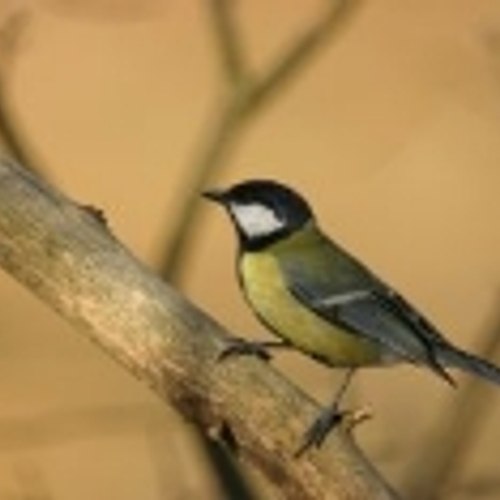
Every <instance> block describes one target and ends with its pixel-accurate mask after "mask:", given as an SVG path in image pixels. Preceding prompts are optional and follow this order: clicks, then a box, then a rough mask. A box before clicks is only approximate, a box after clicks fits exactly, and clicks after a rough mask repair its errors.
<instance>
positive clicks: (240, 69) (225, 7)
mask: <svg viewBox="0 0 500 500" xmlns="http://www.w3.org/2000/svg"><path fill="white" fill-rule="evenodd" d="M210 1H211V8H210V13H211V15H212V23H213V25H214V27H215V29H214V33H215V37H216V41H217V43H218V47H219V48H218V51H217V52H218V53H219V55H220V58H221V62H222V68H223V69H224V73H225V76H226V77H227V79H228V80H229V83H230V84H231V85H236V84H238V82H239V80H240V79H241V78H242V77H243V76H244V74H245V58H244V57H243V48H242V46H241V45H242V44H241V38H240V32H239V29H238V26H237V23H236V19H235V16H234V9H235V7H236V6H235V1H234V0H210Z"/></svg>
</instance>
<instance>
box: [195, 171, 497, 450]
mask: <svg viewBox="0 0 500 500" xmlns="http://www.w3.org/2000/svg"><path fill="white" fill-rule="evenodd" d="M204 196H205V197H207V198H208V199H210V200H213V201H215V202H217V203H219V204H221V205H222V206H223V207H224V208H225V209H226V210H227V212H228V213H229V215H230V217H231V220H232V222H233V224H234V227H235V229H236V233H237V235H238V241H239V252H238V259H237V269H238V275H239V280H240V283H241V287H242V289H243V292H244V295H245V297H246V299H247V301H248V303H249V304H250V306H251V308H252V310H253V311H254V313H255V314H256V315H257V317H258V319H259V320H260V321H261V322H262V323H263V324H264V325H265V326H266V327H267V328H268V329H270V330H271V331H272V332H273V333H275V334H276V335H277V336H278V337H279V338H280V339H281V340H280V341H279V342H260V343H259V342H250V341H244V340H242V339H239V340H235V341H233V342H232V343H230V344H229V346H228V348H227V349H226V350H225V351H224V352H223V353H222V354H223V357H226V356H227V355H230V354H244V353H254V354H260V355H262V356H265V357H266V356H268V353H267V349H268V348H273V347H292V348H296V349H298V350H300V351H302V352H304V353H306V354H307V355H309V356H311V357H313V358H314V359H316V360H318V361H320V362H322V363H324V364H326V365H328V366H330V367H343V368H347V369H348V370H347V371H346V373H347V377H346V379H345V382H344V383H343V384H342V386H341V388H340V390H339V391H338V393H337V395H336V397H335V399H334V402H333V404H332V405H331V406H329V407H328V408H327V409H326V410H325V411H324V412H322V413H321V415H320V416H319V418H317V420H316V421H315V422H314V423H313V425H312V426H311V427H310V428H309V430H308V431H307V432H306V434H305V437H304V443H303V445H302V446H301V447H300V449H299V453H302V452H303V451H305V450H306V449H307V448H309V447H310V446H317V447H319V446H320V445H321V443H322V442H323V440H324V438H325V437H326V435H327V434H328V433H329V432H330V430H331V429H332V428H333V427H334V426H335V425H336V423H337V422H338V421H339V419H340V416H341V412H339V410H338V403H339V400H340V398H341V396H342V395H343V393H344V392H345V389H346V387H347V385H348V383H349V380H350V376H351V375H352V373H353V371H354V370H355V369H356V368H359V367H364V366H377V365H389V364H392V363H395V362H401V361H404V362H409V363H413V364H415V365H419V366H425V367H428V368H430V369H431V370H432V371H433V372H434V373H436V374H437V375H439V376H440V377H441V378H443V379H444V380H446V381H447V382H448V383H450V384H454V381H453V378H452V377H451V375H450V374H449V373H448V371H447V368H448V367H456V368H460V369H462V370H465V371H467V372H470V373H472V374H474V375H478V376H480V377H483V378H485V379H487V380H489V381H490V382H494V383H496V384H500V368H498V367H497V366H495V365H493V364H491V363H489V362H487V361H485V360H483V359H480V358H479V357H477V356H474V355H472V354H469V353H467V352H465V351H463V350H461V349H459V348H457V347H455V346H453V345H452V344H451V343H450V342H449V341H448V340H446V339H445V338H444V336H443V335H442V334H441V333H440V332H439V331H438V330H437V328H436V327H435V326H434V325H433V324H432V323H431V322H430V321H429V320H427V319H426V318H425V317H424V316H423V315H422V314H420V313H419V312H418V311H417V310H416V309H415V308H414V307H413V306H411V305H410V304H409V302H408V301H407V300H406V299H405V298H404V297H402V296H401V295H400V294H399V293H398V292H396V291H395V290H394V289H393V288H391V287H390V286H388V285H386V284H385V283H384V282H383V281H382V280H380V279H379V278H378V277H377V276H376V275H375V274H374V273H373V272H372V271H370V270H369V269H368V268H367V267H366V266H365V265H363V264H362V263H361V262H360V261H358V260H357V259H356V258H354V257H353V256H351V255H349V253H347V252H346V251H345V250H344V249H343V248H341V247H340V246H339V245H338V244H337V243H335V242H334V241H332V240H331V239H329V238H328V237H327V236H326V235H325V234H324V233H323V232H322V230H321V229H320V228H319V226H318V225H317V223H316V219H315V216H314V214H313V212H312V209H311V207H310V206H309V204H308V203H307V201H306V200H305V199H304V198H303V197H302V196H301V195H300V194H298V193H297V192H296V191H294V190H292V189H291V188H289V187H287V186H285V185H283V184H280V183H278V182H275V181H273V180H250V181H246V182H242V183H240V184H236V185H234V186H232V187H230V188H229V189H227V190H221V191H218V190H215V191H207V192H205V193H204Z"/></svg>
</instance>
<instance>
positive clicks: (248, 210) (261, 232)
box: [230, 203, 285, 238]
mask: <svg viewBox="0 0 500 500" xmlns="http://www.w3.org/2000/svg"><path fill="white" fill-rule="evenodd" d="M230 210H231V212H232V213H233V215H234V218H235V219H236V222H237V223H238V225H239V227H240V228H241V229H242V231H243V232H244V233H245V234H246V235H247V236H249V237H250V238H255V237H259V236H268V235H270V234H273V233H276V232H278V231H280V230H281V229H283V228H284V227H285V223H284V221H282V220H281V219H279V218H278V216H277V215H276V213H275V212H274V211H273V210H271V209H270V208H268V207H266V206H264V205H261V204H258V203H254V204H245V205H244V204H237V203H232V204H231V205H230Z"/></svg>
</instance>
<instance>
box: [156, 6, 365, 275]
mask: <svg viewBox="0 0 500 500" xmlns="http://www.w3.org/2000/svg"><path fill="white" fill-rule="evenodd" d="M327 4H328V7H327V12H326V13H324V14H323V16H320V19H319V20H318V21H317V22H316V23H314V24H313V25H312V26H310V27H309V28H308V29H307V30H306V31H305V32H304V33H303V34H302V35H300V36H299V37H298V39H297V40H296V41H295V42H294V43H293V44H292V45H291V47H290V48H289V49H288V50H286V51H285V52H284V53H283V54H281V56H280V57H278V59H277V62H276V63H275V64H274V65H273V66H272V67H271V68H269V69H268V70H267V71H265V72H264V73H263V74H261V76H260V77H251V76H250V74H249V73H248V71H246V66H247V64H246V60H245V59H246V58H245V57H244V54H243V52H242V50H241V43H240V40H239V35H238V32H237V28H236V24H235V20H234V13H233V12H230V10H231V9H232V8H234V7H233V6H231V5H229V0H212V2H211V3H210V6H211V9H212V21H213V27H214V30H215V32H216V34H217V40H218V47H219V50H220V52H221V54H222V55H221V58H222V60H223V61H224V66H225V68H226V73H227V74H229V75H230V76H231V78H230V80H231V82H232V85H231V86H230V87H229V89H227V90H226V92H225V94H224V97H223V99H222V103H221V102H220V101H218V102H217V107H216V113H215V118H214V119H212V120H210V121H209V123H208V126H207V130H206V131H205V133H204V134H203V137H204V142H203V144H202V146H201V148H200V149H198V150H197V151H196V152H195V156H194V159H193V160H191V161H190V162H189V164H188V166H187V167H186V169H185V171H186V172H187V175H186V178H187V181H186V184H185V185H186V187H185V189H183V190H182V191H181V192H182V195H179V196H178V197H177V199H178V200H179V203H180V205H179V206H178V208H177V210H178V216H177V218H176V222H175V226H174V228H173V229H172V224H171V221H172V218H171V217H168V221H169V229H170V231H169V234H170V237H169V242H168V244H167V246H166V248H165V249H164V250H163V251H162V253H161V258H162V262H161V263H160V274H161V275H162V276H163V277H164V278H165V279H168V280H169V281H170V282H172V283H176V282H179V281H180V280H181V277H182V271H183V267H184V266H183V264H185V262H186V261H187V260H188V258H187V256H188V254H189V250H190V247H191V245H190V242H191V239H192V235H193V233H194V228H195V226H196V220H197V218H198V216H199V213H198V201H199V193H200V191H201V189H202V188H203V187H204V186H206V185H207V184H209V183H210V181H211V180H212V179H214V178H215V176H216V174H219V173H220V172H221V170H222V169H223V167H224V166H226V165H227V161H228V159H229V157H230V153H231V152H232V151H233V150H234V148H235V146H236V145H237V141H238V140H239V139H240V138H241V137H242V132H243V131H244V130H245V126H246V125H247V124H248V123H249V121H250V119H251V118H255V117H256V116H257V114H258V113H259V112H261V111H262V109H263V107H264V104H266V103H268V102H269V101H270V100H271V98H272V97H275V96H276V95H277V94H278V91H281V90H283V89H284V87H285V84H286V83H289V82H291V80H292V77H294V76H295V75H297V73H298V71H299V70H300V69H302V68H303V67H304V66H305V64H306V63H307V62H308V61H310V59H311V57H312V56H313V54H315V53H316V52H317V50H318V49H319V48H320V47H321V46H322V45H323V44H324V43H325V41H326V40H327V39H328V36H329V35H331V34H332V33H333V32H335V31H336V30H338V28H339V27H340V26H341V25H342V24H343V23H344V22H345V21H346V20H347V18H348V17H349V16H348V15H347V14H348V13H349V14H350V13H351V11H352V10H353V6H356V5H357V4H358V2H357V1H356V0H329V1H328V2H327Z"/></svg>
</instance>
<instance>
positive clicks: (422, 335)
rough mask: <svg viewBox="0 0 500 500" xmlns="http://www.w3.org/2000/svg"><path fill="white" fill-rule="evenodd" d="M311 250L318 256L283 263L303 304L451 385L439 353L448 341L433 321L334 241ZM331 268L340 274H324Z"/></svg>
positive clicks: (288, 260)
mask: <svg viewBox="0 0 500 500" xmlns="http://www.w3.org/2000/svg"><path fill="white" fill-rule="evenodd" d="M311 252H313V253H317V254H316V255H309V257H307V256H306V254H307V252H306V253H305V254H304V257H305V258H304V259H302V258H299V259H297V258H292V256H290V258H284V259H283V260H282V266H283V271H284V272H285V274H286V276H287V281H288V286H289V287H290V291H291V293H293V295H294V296H295V297H296V298H297V299H298V300H300V301H301V302H302V303H303V304H304V305H306V306H307V307H308V308H310V309H312V310H313V311H315V312H316V313H317V314H318V315H319V316H321V317H322V318H324V319H326V320H327V321H330V322H332V323H334V324H336V325H338V326H341V327H343V328H344V329H346V330H348V331H350V332H352V333H353V334H354V335H360V336H363V337H365V338H369V339H370V340H373V341H374V342H376V343H378V344H379V345H380V346H381V348H382V349H385V350H386V351H387V352H388V353H390V354H392V355H394V356H395V357H396V358H398V357H399V358H402V359H405V360H407V361H410V362H412V363H416V364H424V365H427V366H429V367H430V368H431V369H433V370H434V371H436V372H437V373H438V374H439V375H441V376H442V377H444V378H445V379H447V380H448V381H450V382H451V378H450V376H449V375H448V374H447V373H446V372H445V370H444V368H443V367H442V366H441V364H440V363H439V350H440V349H441V348H443V347H445V346H446V345H447V342H446V340H445V339H444V337H442V335H441V334H440V333H439V332H438V330H437V329H436V328H435V327H434V326H433V325H432V324H431V323H430V322H429V321H428V320H427V319H425V318H424V317H423V316H422V315H421V314H419V313H418V312H417V311H416V310H415V309H414V308H413V307H412V306H411V305H410V304H409V303H408V302H407V301H406V300H405V299H404V298H403V297H402V296H401V295H399V294H398V293H396V292H395V291H394V290H392V289H391V288H390V287H388V286H387V285H385V284H384V283H383V282H382V281H380V280H379V279H378V278H377V277H376V276H374V275H373V274H372V273H371V272H370V271H369V270H368V269H367V268H365V267H364V266H363V265H362V264H360V263H359V262H357V261H356V260H355V259H354V258H352V257H350V256H349V255H348V254H346V253H345V252H344V251H343V250H342V249H340V248H339V247H337V246H335V245H334V244H333V243H331V242H330V241H328V240H325V241H324V242H323V244H322V246H321V248H320V247H316V249H315V250H311ZM312 262H315V264H313V265H312V266H311V263H312ZM308 263H309V264H308ZM330 269H336V271H337V272H335V273H325V272H324V271H325V270H330Z"/></svg>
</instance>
